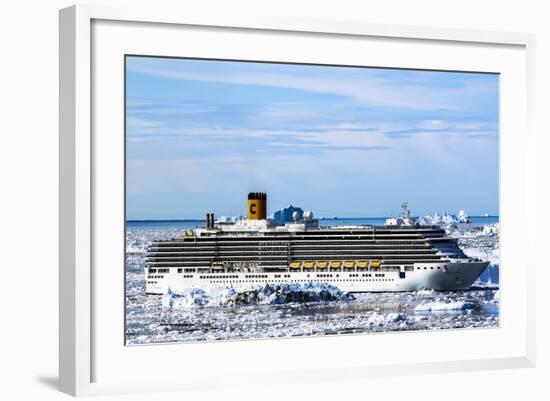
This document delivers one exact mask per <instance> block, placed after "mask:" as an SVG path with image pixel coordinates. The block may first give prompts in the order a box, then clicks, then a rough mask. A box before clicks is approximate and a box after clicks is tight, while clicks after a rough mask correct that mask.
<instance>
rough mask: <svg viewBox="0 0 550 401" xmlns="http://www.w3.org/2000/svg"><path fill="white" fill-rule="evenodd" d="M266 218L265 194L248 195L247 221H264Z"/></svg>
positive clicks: (252, 193) (251, 193) (254, 193)
mask: <svg viewBox="0 0 550 401" xmlns="http://www.w3.org/2000/svg"><path fill="white" fill-rule="evenodd" d="M266 218H267V195H266V193H265V192H250V193H249V194H248V219H249V220H265V219H266Z"/></svg>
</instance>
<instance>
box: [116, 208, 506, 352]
mask: <svg viewBox="0 0 550 401" xmlns="http://www.w3.org/2000/svg"><path fill="white" fill-rule="evenodd" d="M384 220H385V219H383V218H355V219H323V220H320V224H321V225H322V226H336V225H362V224H367V225H373V224H383V222H384ZM203 225H204V221H203V220H184V221H129V222H128V223H127V227H126V228H127V230H126V251H127V254H126V339H127V343H128V344H148V343H164V342H178V341H186V342H189V341H214V340H242V339H264V338H285V337H296V336H320V335H344V334H351V333H354V334H360V333H381V332H390V331H410V330H441V329H467V328H493V327H498V326H499V307H500V291H499V289H498V277H499V224H498V218H497V217H473V218H471V223H454V224H449V225H447V226H445V227H444V228H445V229H446V231H447V233H448V235H449V236H451V237H455V238H457V239H458V242H459V245H460V246H461V248H462V249H463V250H464V251H465V253H466V254H467V255H468V256H472V257H479V258H482V259H484V260H488V261H489V262H490V266H489V267H488V269H487V270H486V271H485V272H484V273H483V275H482V276H481V277H480V280H478V282H476V283H475V285H474V286H473V287H472V289H471V290H469V291H443V292H440V291H431V290H420V291H413V292H402V293H391V292H388V293H365V294H352V295H351V296H347V295H346V294H340V292H339V290H338V289H337V288H323V289H319V288H309V289H302V288H297V287H291V288H287V289H286V291H287V292H288V291H290V292H292V291H319V290H323V291H325V292H327V293H328V296H325V297H305V298H304V297H302V298H299V299H305V300H307V302H296V299H298V298H296V297H291V296H287V297H286V298H281V297H279V298H277V297H274V295H273V293H272V292H269V291H273V289H269V288H268V289H265V288H257V289H255V291H258V292H259V291H264V292H263V294H265V297H264V298H261V299H262V300H263V301H258V297H254V298H246V299H247V300H249V301H247V302H248V303H247V302H243V301H241V302H234V299H235V296H236V294H233V293H231V289H223V288H221V289H217V290H215V291H211V292H210V293H209V292H206V291H203V290H201V289H194V290H193V291H192V292H191V293H189V294H179V295H178V294H164V295H147V294H145V275H144V269H143V268H144V263H145V256H146V254H145V252H146V247H147V245H148V243H149V242H150V241H152V240H156V239H171V238H174V237H178V236H179V235H180V234H181V231H182V230H189V229H191V228H194V227H198V226H203ZM266 291H267V292H266ZM182 295H184V296H182ZM239 299H243V298H239ZM273 299H278V301H277V302H272V300H273ZM281 299H283V301H281Z"/></svg>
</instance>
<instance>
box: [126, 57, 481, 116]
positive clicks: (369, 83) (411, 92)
mask: <svg viewBox="0 0 550 401" xmlns="http://www.w3.org/2000/svg"><path fill="white" fill-rule="evenodd" d="M128 68H129V70H131V71H134V72H139V73H142V74H148V75H153V76H158V77H163V78H170V79H178V80H188V81H204V82H215V83H226V84H239V85H260V86H268V87H275V88H288V89H299V90H305V91H309V92H315V93H326V94H332V95H340V96H346V97H350V98H353V99H355V100H356V101H359V102H360V103H362V104H366V105H371V106H387V107H402V108H407V109H414V110H434V109H456V107H457V100H458V101H464V99H465V98H472V97H475V96H478V95H479V94H481V93H485V92H486V91H487V88H486V87H484V86H482V85H479V84H477V85H475V86H474V85H468V86H462V87H454V88H449V87H443V88H442V87H437V88H436V87H432V86H428V85H421V84H418V83H412V82H411V81H397V80H387V79H382V78H380V77H377V76H376V75H375V74H374V73H373V74H371V76H370V77H369V76H368V74H364V76H362V77H361V78H359V77H357V76H354V77H351V78H346V77H345V75H327V76H326V77H322V76H320V75H315V74H310V75H305V74H292V75H291V74H288V73H283V72H278V73H270V72H262V71H256V72H255V71H254V70H253V67H252V64H249V65H248V66H247V68H246V69H244V68H243V69H242V70H235V69H231V70H224V71H223V72H222V71H221V70H214V69H210V70H207V69H205V70H204V71H201V72H196V71H190V70H187V69H185V65H184V64H181V63H180V64H167V63H159V62H158V61H157V60H155V59H140V60H133V62H132V63H131V64H129V65H128ZM312 68H313V67H312ZM365 71H366V70H365Z"/></svg>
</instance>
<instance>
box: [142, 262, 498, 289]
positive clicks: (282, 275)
mask: <svg viewBox="0 0 550 401" xmlns="http://www.w3.org/2000/svg"><path fill="white" fill-rule="evenodd" d="M488 264H489V263H488V262H482V261H471V260H461V261H453V262H441V263H415V264H414V268H413V269H412V270H406V268H405V266H401V268H400V271H384V270H383V269H382V270H381V271H379V270H375V269H372V270H370V271H349V272H348V271H310V272H307V271H301V272H279V273H274V272H273V273H272V272H257V273H256V272H225V273H222V272H220V273H193V274H186V273H184V272H183V269H177V268H170V269H165V270H166V271H165V272H163V273H159V272H154V273H149V272H148V269H146V291H147V293H148V294H165V293H166V292H167V291H168V289H170V290H171V291H175V292H180V291H185V290H187V289H190V288H201V289H204V290H208V289H210V288H216V287H233V288H235V289H237V290H239V289H243V290H244V289H248V288H250V287H254V286H258V285H265V284H272V285H276V284H284V283H299V284H305V283H326V284H331V285H334V286H336V287H338V288H339V289H340V290H342V291H344V292H351V293H353V292H392V291H416V290H420V289H433V290H436V291H448V290H467V289H469V288H470V287H471V286H472V284H473V283H474V282H475V280H476V279H477V278H478V277H479V276H480V275H481V273H482V272H483V270H485V268H486V267H487V265H488Z"/></svg>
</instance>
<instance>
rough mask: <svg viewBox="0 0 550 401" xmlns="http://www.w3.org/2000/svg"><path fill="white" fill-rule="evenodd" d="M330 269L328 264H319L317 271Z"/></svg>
mask: <svg viewBox="0 0 550 401" xmlns="http://www.w3.org/2000/svg"><path fill="white" fill-rule="evenodd" d="M327 267H328V262H317V269H319V270H324V269H326V268H327Z"/></svg>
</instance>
